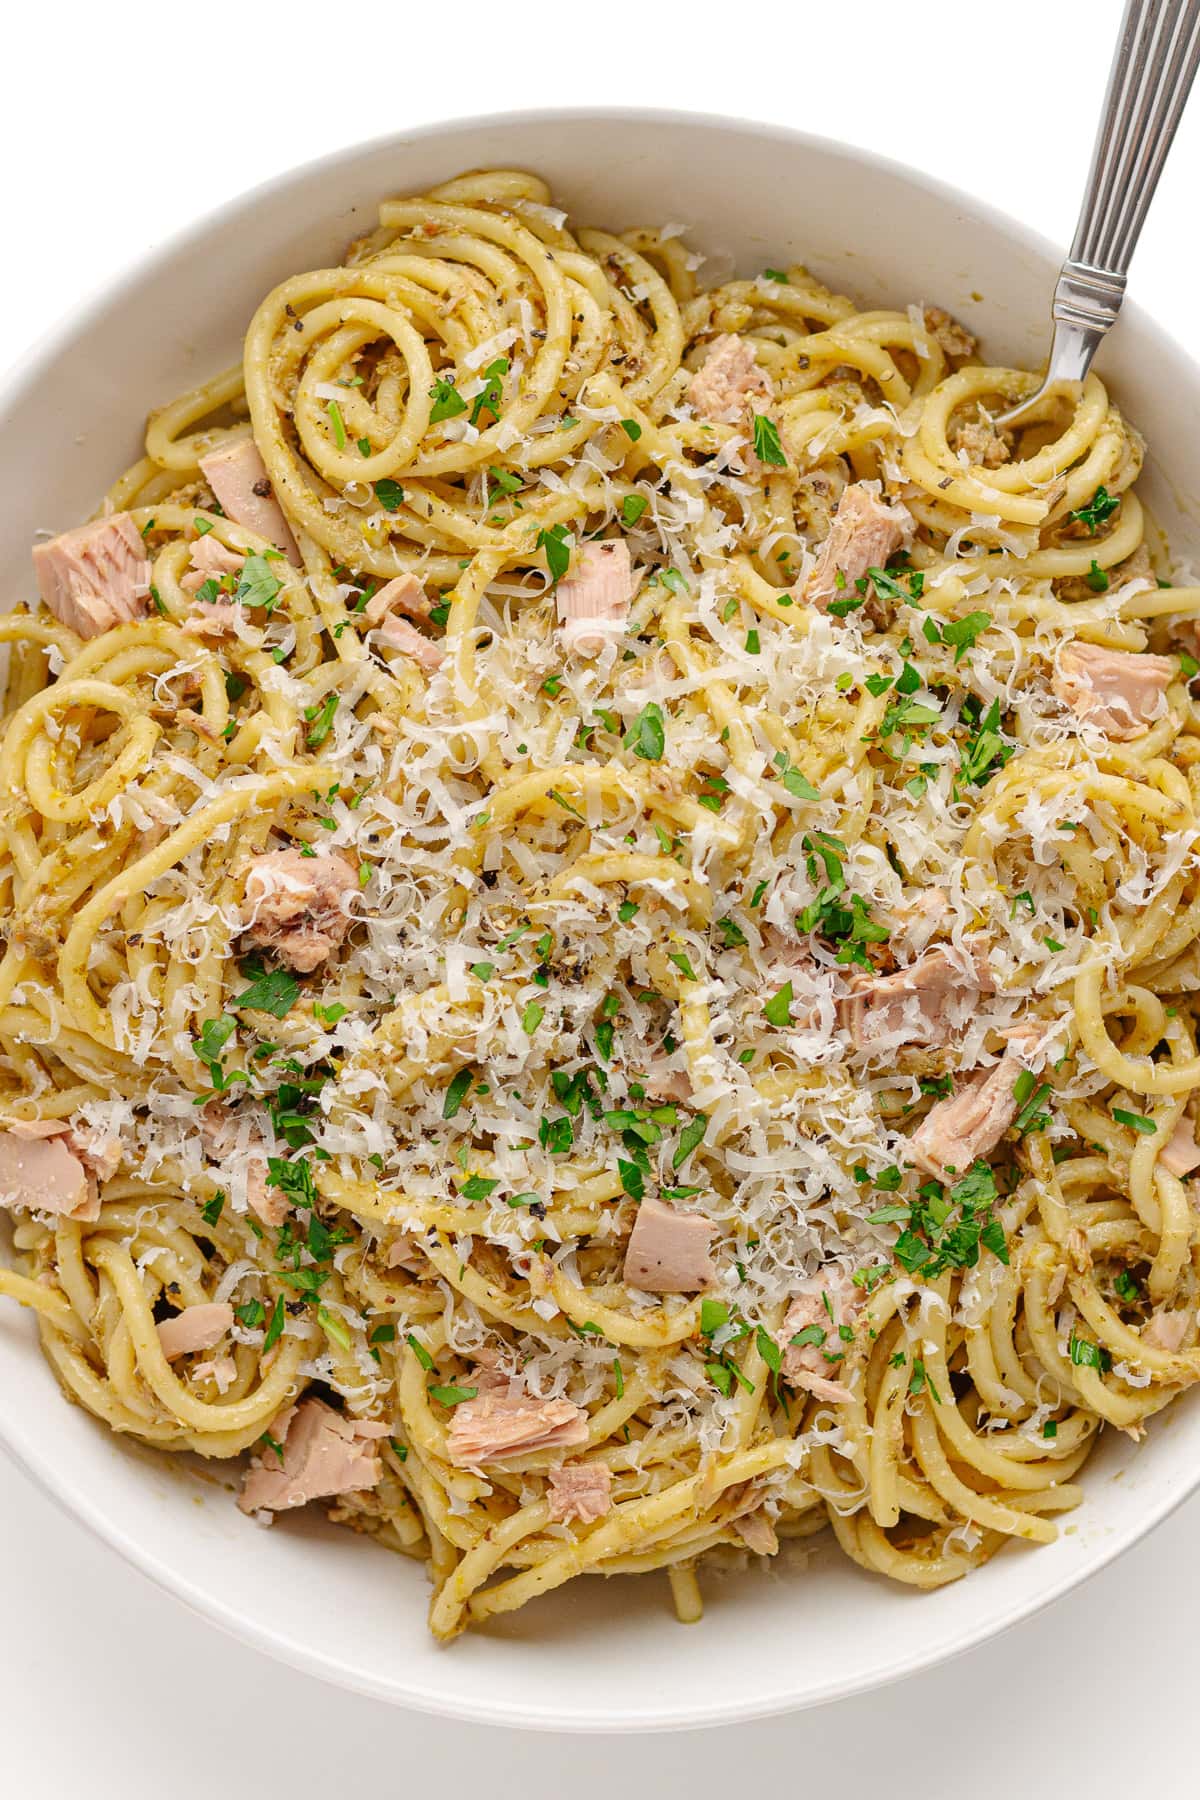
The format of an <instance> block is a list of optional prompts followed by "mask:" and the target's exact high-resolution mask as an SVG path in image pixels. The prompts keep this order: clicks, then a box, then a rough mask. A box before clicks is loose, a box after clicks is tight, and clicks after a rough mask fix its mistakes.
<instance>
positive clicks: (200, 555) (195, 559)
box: [179, 531, 246, 594]
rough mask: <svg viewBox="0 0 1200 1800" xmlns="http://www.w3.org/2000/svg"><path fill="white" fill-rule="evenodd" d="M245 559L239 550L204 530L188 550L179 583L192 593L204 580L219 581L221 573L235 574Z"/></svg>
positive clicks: (202, 584)
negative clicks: (186, 563)
mask: <svg viewBox="0 0 1200 1800" xmlns="http://www.w3.org/2000/svg"><path fill="white" fill-rule="evenodd" d="M245 560H246V559H245V557H244V556H243V555H242V553H241V551H240V550H230V549H228V548H227V547H226V546H225V545H224V544H223V543H222V542H221V540H220V538H215V537H214V536H213V535H212V533H211V531H209V532H206V533H205V534H204V536H203V537H198V538H197V539H196V541H195V543H194V544H193V545H192V546H191V547H190V549H189V550H188V566H187V568H186V570H185V571H184V573H183V574H182V575H181V576H180V577H179V585H180V587H181V588H186V589H187V592H188V593H189V594H194V593H195V592H196V591H197V589H198V588H202V587H203V586H204V584H205V582H206V581H220V579H221V577H222V576H223V575H236V574H237V572H238V570H239V569H240V568H241V566H242V564H243V563H244V562H245Z"/></svg>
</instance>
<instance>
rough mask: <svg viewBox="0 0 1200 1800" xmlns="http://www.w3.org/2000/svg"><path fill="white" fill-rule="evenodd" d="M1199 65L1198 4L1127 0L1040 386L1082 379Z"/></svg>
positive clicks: (1115, 301)
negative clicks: (1045, 371) (1046, 364)
mask: <svg viewBox="0 0 1200 1800" xmlns="http://www.w3.org/2000/svg"><path fill="white" fill-rule="evenodd" d="M1198 62H1200V0H1128V4H1127V5H1126V8H1125V16H1124V18H1123V20H1122V21H1121V35H1120V39H1119V41H1118V44H1117V52H1116V55H1115V57H1114V59H1113V66H1112V72H1111V74H1110V75H1109V80H1108V92H1107V93H1106V94H1105V96H1104V110H1103V112H1102V114H1101V117H1100V128H1099V131H1098V132H1097V134H1096V145H1095V148H1094V150H1093V151H1092V166H1091V169H1090V171H1089V173H1088V182H1087V190H1086V193H1085V195H1084V201H1083V207H1082V210H1081V212H1080V214H1079V224H1078V225H1077V227H1076V230H1075V239H1074V242H1073V243H1072V245H1071V251H1070V255H1069V256H1068V258H1067V260H1066V262H1065V263H1064V264H1063V266H1062V272H1061V274H1060V275H1059V278H1058V285H1057V286H1056V288H1055V290H1054V341H1053V343H1052V345H1051V349H1050V366H1049V369H1048V370H1047V384H1048V385H1049V384H1054V383H1058V382H1061V381H1082V379H1083V377H1084V376H1085V375H1086V374H1087V372H1088V368H1089V367H1090V365H1091V361H1092V358H1093V356H1094V355H1095V354H1096V350H1097V348H1098V346H1099V344H1100V342H1101V339H1102V338H1103V337H1104V335H1105V333H1106V332H1107V331H1108V330H1109V329H1110V328H1111V326H1112V325H1113V323H1114V321H1115V320H1116V317H1117V314H1118V313H1119V312H1120V310H1121V302H1122V300H1123V299H1124V298H1125V278H1126V275H1127V273H1128V270H1129V263H1130V259H1131V258H1132V256H1133V252H1134V248H1135V246H1136V244H1137V241H1138V237H1139V235H1140V233H1141V229H1142V226H1143V224H1144V223H1145V218H1146V213H1147V211H1148V210H1149V206H1150V202H1151V200H1152V199H1153V198H1154V190H1155V188H1156V187H1157V185H1158V178H1159V176H1160V175H1161V173H1162V168H1163V164H1164V163H1165V161H1166V159H1167V151H1168V150H1169V149H1170V147H1171V141H1172V139H1173V138H1174V136H1175V131H1176V127H1177V126H1178V124H1179V120H1180V118H1181V116H1182V113H1183V109H1184V106H1185V104H1186V102H1187V97H1188V94H1189V92H1190V91H1191V86H1192V80H1193V78H1194V76H1195V74H1196V66H1197V63H1198Z"/></svg>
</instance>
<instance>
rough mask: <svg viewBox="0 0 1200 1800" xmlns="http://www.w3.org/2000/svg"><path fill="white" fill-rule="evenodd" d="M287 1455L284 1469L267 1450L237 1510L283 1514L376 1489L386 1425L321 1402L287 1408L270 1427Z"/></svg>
mask: <svg viewBox="0 0 1200 1800" xmlns="http://www.w3.org/2000/svg"><path fill="white" fill-rule="evenodd" d="M270 1435H271V1436H272V1437H273V1438H275V1440H276V1442H277V1443H279V1444H280V1445H281V1447H282V1449H283V1466H282V1468H281V1467H280V1466H279V1458H278V1457H277V1456H276V1454H275V1452H274V1451H273V1450H272V1449H271V1448H270V1446H268V1447H267V1449H266V1450H265V1452H264V1454H263V1456H262V1460H261V1466H258V1467H251V1468H250V1469H248V1470H247V1472H246V1479H245V1480H244V1481H243V1483H242V1491H241V1494H240V1496H239V1498H238V1505H239V1506H240V1507H241V1509H242V1511H243V1512H248V1513H249V1512H259V1511H262V1510H266V1511H268V1512H282V1511H283V1510H284V1509H285V1508H287V1507H291V1506H304V1505H305V1504H306V1503H307V1502H308V1501H309V1500H324V1499H328V1498H329V1496H330V1495H332V1494H353V1493H358V1492H360V1491H361V1490H362V1489H363V1488H373V1487H375V1486H377V1485H378V1482H379V1479H380V1477H381V1475H382V1474H383V1466H382V1464H381V1463H380V1461H379V1452H378V1450H377V1449H376V1448H375V1444H374V1440H376V1439H378V1438H380V1437H386V1436H387V1426H386V1425H370V1424H366V1423H364V1422H363V1421H362V1420H359V1419H350V1418H346V1417H345V1416H344V1415H343V1414H342V1413H337V1412H334V1410H333V1408H332V1407H331V1406H326V1404H325V1402H324V1401H323V1400H303V1401H301V1403H300V1405H299V1406H289V1407H288V1409H287V1411H286V1412H285V1413H283V1414H281V1415H280V1417H279V1418H278V1419H276V1420H275V1421H274V1422H273V1423H272V1426H271V1432H270Z"/></svg>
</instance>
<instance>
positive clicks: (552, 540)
mask: <svg viewBox="0 0 1200 1800" xmlns="http://www.w3.org/2000/svg"><path fill="white" fill-rule="evenodd" d="M537 547H538V549H539V550H544V551H545V553H546V567H547V569H548V570H549V571H550V586H551V587H552V588H555V587H557V586H558V584H559V582H560V581H561V580H562V578H563V576H564V575H565V574H566V572H567V570H568V569H569V568H570V566H571V534H570V532H569V531H568V530H567V528H566V526H565V525H548V526H546V527H545V528H544V529H543V530H542V531H539V532H538V534H537Z"/></svg>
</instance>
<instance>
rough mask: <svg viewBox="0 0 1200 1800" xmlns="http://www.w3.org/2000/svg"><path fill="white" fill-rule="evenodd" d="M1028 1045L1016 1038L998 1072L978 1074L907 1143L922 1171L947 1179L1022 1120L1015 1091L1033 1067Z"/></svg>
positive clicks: (937, 1107)
mask: <svg viewBox="0 0 1200 1800" xmlns="http://www.w3.org/2000/svg"><path fill="white" fill-rule="evenodd" d="M1026 1043H1027V1039H1026V1036H1025V1034H1024V1033H1023V1034H1022V1035H1021V1036H1020V1037H1014V1039H1013V1041H1011V1042H1010V1043H1009V1044H1008V1045H1007V1046H1006V1048H1005V1051H1004V1055H1003V1056H1002V1057H1001V1058H1000V1061H999V1062H998V1063H997V1064H996V1066H995V1068H993V1069H981V1070H979V1071H978V1073H976V1074H975V1075H973V1076H972V1077H971V1078H970V1080H968V1081H966V1082H964V1083H963V1085H962V1087H960V1088H959V1090H958V1092H957V1093H956V1094H950V1095H948V1096H947V1098H946V1099H945V1100H939V1101H938V1102H937V1104H936V1105H935V1106H932V1107H931V1108H930V1110H929V1111H928V1112H927V1113H926V1115H925V1117H924V1118H923V1119H922V1120H921V1123H920V1124H919V1125H918V1126H917V1129H916V1130H915V1131H914V1132H913V1134H912V1136H911V1137H910V1138H909V1140H908V1147H909V1155H910V1156H911V1157H912V1160H913V1161H914V1162H915V1163H916V1165H917V1167H918V1168H919V1169H924V1171H925V1173H926V1174H927V1175H933V1176H936V1178H937V1179H938V1180H939V1181H947V1180H949V1179H951V1178H952V1177H953V1176H954V1175H960V1176H961V1175H965V1174H966V1172H967V1170H968V1169H969V1168H970V1167H971V1164H972V1163H973V1162H975V1161H976V1159H977V1158H979V1157H981V1156H987V1155H988V1153H989V1152H990V1151H992V1150H994V1149H995V1147H996V1145H997V1144H998V1143H999V1142H1000V1139H1001V1138H1002V1137H1003V1136H1004V1133H1005V1132H1006V1131H1007V1130H1008V1128H1009V1126H1010V1125H1011V1124H1012V1122H1013V1120H1014V1119H1015V1118H1016V1116H1017V1110H1018V1108H1017V1097H1016V1094H1015V1093H1014V1092H1013V1089H1014V1087H1015V1085H1016V1081H1017V1077H1018V1076H1019V1075H1020V1074H1021V1073H1022V1072H1023V1071H1024V1070H1025V1069H1026V1068H1027V1067H1028V1054H1027V1049H1026Z"/></svg>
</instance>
